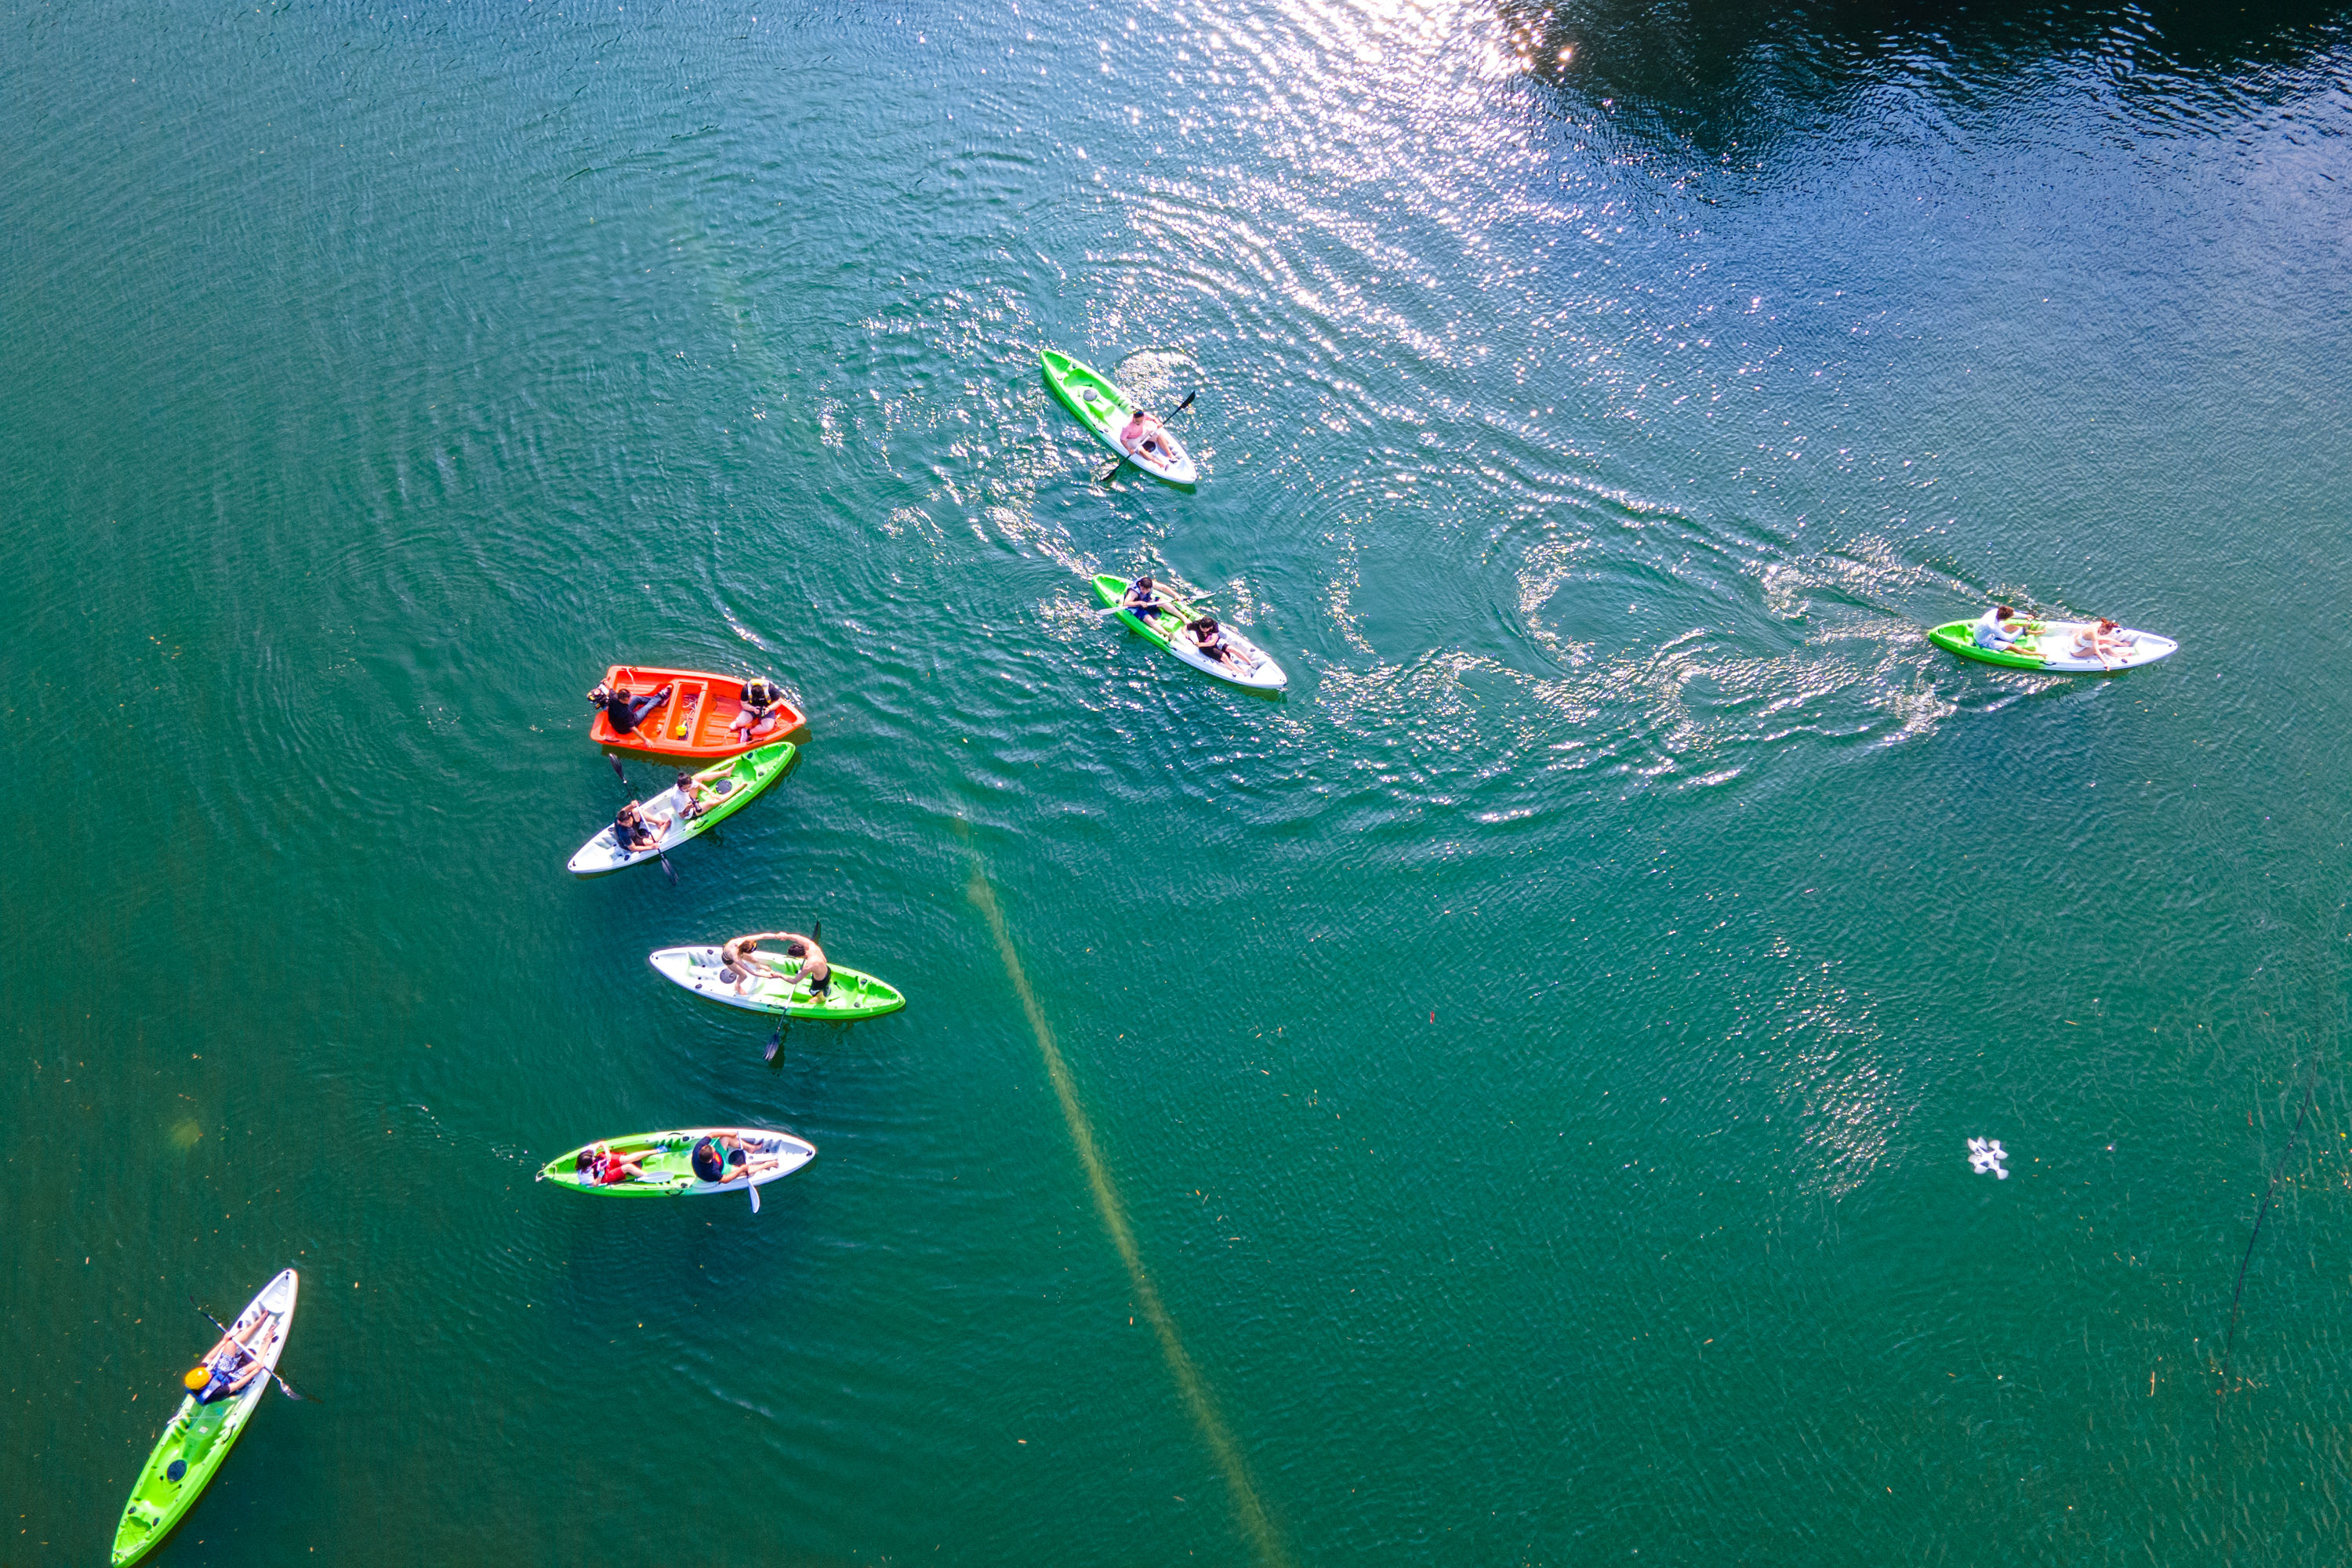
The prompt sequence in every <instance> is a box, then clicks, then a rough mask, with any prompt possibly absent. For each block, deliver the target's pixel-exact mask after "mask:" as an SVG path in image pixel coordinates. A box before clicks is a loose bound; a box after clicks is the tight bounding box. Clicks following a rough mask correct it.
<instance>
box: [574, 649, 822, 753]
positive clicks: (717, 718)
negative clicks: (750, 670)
mask: <svg viewBox="0 0 2352 1568" xmlns="http://www.w3.org/2000/svg"><path fill="white" fill-rule="evenodd" d="M604 683H605V684H606V685H607V686H625V687H627V688H628V689H629V690H630V691H631V693H633V694H634V695H635V696H638V697H643V696H646V694H647V693H649V692H655V691H659V690H660V689H662V688H663V687H665V686H667V687H668V688H669V689H670V693H669V700H668V701H667V702H665V703H663V704H662V705H661V707H660V708H658V709H656V710H655V711H653V712H651V713H648V714H646V718H645V721H644V722H643V723H641V724H639V725H638V726H637V727H636V728H635V729H634V730H632V731H629V732H628V733H627V734H625V735H621V734H615V733H614V730H613V721H612V720H611V719H610V718H609V717H608V716H607V715H606V714H605V713H604V710H602V709H598V710H597V711H596V721H595V722H594V723H593V724H591V725H590V726H589V727H588V734H589V737H590V739H592V740H593V741H594V742H596V743H597V744H598V745H599V746H602V747H603V748H604V750H606V751H607V752H618V753H619V754H621V755H622V756H625V757H644V758H648V759H651V760H654V761H665V762H677V763H684V762H716V761H718V760H719V758H721V757H732V756H735V755H738V754H739V753H740V752H748V751H750V750H751V748H752V747H754V746H764V745H766V744H768V742H771V741H790V742H793V744H794V745H799V744H801V743H802V742H805V741H806V740H807V739H808V715H807V714H805V713H803V712H802V711H801V710H799V709H797V708H795V707H793V705H792V704H791V703H790V702H779V703H777V704H776V706H775V707H773V708H772V709H771V710H769V711H768V718H767V721H766V722H765V723H763V724H761V726H760V727H759V728H758V729H756V730H754V731H751V734H750V735H748V736H746V735H744V733H743V732H742V731H740V730H730V729H729V728H728V727H727V726H728V725H729V724H730V723H732V722H733V721H734V720H735V717H736V715H737V714H739V713H740V712H742V711H743V683H742V681H740V679H736V678H735V677H734V676H731V675H713V674H711V673H710V672H709V670H704V669H661V668H656V667H655V666H653V665H649V664H616V665H614V667H613V668H610V669H608V670H606V671H605V672H604Z"/></svg>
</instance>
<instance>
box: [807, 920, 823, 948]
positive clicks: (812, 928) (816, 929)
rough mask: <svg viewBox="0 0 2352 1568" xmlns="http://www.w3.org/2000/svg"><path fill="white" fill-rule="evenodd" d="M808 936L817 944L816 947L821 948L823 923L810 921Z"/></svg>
mask: <svg viewBox="0 0 2352 1568" xmlns="http://www.w3.org/2000/svg"><path fill="white" fill-rule="evenodd" d="M809 936H810V938H811V939H812V940H814V942H816V943H817V945H819V946H820V947H822V946H823V945H824V921H810V922H809Z"/></svg>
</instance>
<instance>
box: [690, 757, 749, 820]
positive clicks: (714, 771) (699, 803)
mask: <svg viewBox="0 0 2352 1568" xmlns="http://www.w3.org/2000/svg"><path fill="white" fill-rule="evenodd" d="M734 765H735V759H734V758H732V757H730V758H728V759H727V760H726V761H725V762H723V763H719V765H718V766H717V767H713V768H705V769H703V770H702V772H700V773H688V772H687V771H686V770H685V769H683V768H680V769H679V770H678V773H677V793H678V797H679V798H680V799H682V800H684V801H685V802H686V805H685V806H684V807H683V808H682V809H681V810H680V811H679V812H678V816H680V817H682V818H684V819H685V820H686V821H688V822H692V821H693V820H694V819H695V818H696V817H698V816H701V815H702V814H703V813H704V812H706V811H708V810H709V809H710V803H711V802H712V801H715V800H717V799H718V798H719V792H718V791H717V790H715V789H713V788H711V787H710V783H711V781H712V780H713V779H716V778H718V777H719V775H720V774H722V773H726V772H727V771H728V770H729V769H730V768H732V767H733V766H734Z"/></svg>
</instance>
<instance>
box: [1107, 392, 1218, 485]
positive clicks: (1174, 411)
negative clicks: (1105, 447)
mask: <svg viewBox="0 0 2352 1568" xmlns="http://www.w3.org/2000/svg"><path fill="white" fill-rule="evenodd" d="M1200 395H1201V389H1200V388H1199V387H1197V386H1196V387H1194V388H1193V389H1192V391H1190V392H1188V393H1186V394H1185V395H1184V401H1183V402H1181V403H1180V404H1178V405H1176V406H1175V407H1173V408H1171V409H1170V410H1169V411H1168V417H1169V418H1171V419H1173V418H1175V417H1176V416H1178V415H1179V414H1181V413H1183V412H1184V410H1186V409H1187V408H1190V407H1192V399H1194V398H1196V397H1198V396H1200ZM1126 461H1127V459H1126V458H1113V459H1112V460H1111V465H1110V467H1108V468H1105V469H1104V470H1103V471H1102V472H1101V473H1098V474H1097V475H1096V476H1095V483H1097V484H1098V485H1105V484H1108V483H1109V482H1110V477H1111V476H1112V475H1113V474H1115V473H1117V472H1118V468H1119V465H1120V464H1121V463H1124V462H1126Z"/></svg>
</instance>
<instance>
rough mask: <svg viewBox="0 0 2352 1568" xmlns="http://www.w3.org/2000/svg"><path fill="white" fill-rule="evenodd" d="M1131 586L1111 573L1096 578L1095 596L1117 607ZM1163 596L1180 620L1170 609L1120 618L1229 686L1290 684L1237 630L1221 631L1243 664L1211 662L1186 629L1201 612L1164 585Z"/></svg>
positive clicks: (1128, 612) (1225, 628)
mask: <svg viewBox="0 0 2352 1568" xmlns="http://www.w3.org/2000/svg"><path fill="white" fill-rule="evenodd" d="M1127 588H1128V579H1126V578H1124V577H1114V576H1112V575H1111V574H1109V573H1108V572H1104V573H1101V574H1097V576H1096V578H1095V595H1096V596H1097V597H1098V598H1100V599H1101V600H1102V602H1103V603H1104V604H1106V605H1117V604H1118V602H1119V601H1120V600H1121V599H1124V598H1126V597H1127ZM1159 592H1160V597H1161V598H1162V599H1165V600H1166V601H1168V603H1169V604H1170V605H1172V606H1173V607H1174V610H1175V614H1174V616H1173V617H1172V618H1171V616H1170V614H1169V612H1168V611H1166V610H1160V611H1156V612H1154V613H1153V614H1152V615H1151V616H1150V618H1149V619H1146V618H1145V617H1143V616H1139V615H1137V614H1136V613H1135V612H1134V611H1132V610H1124V609H1123V610H1120V611H1119V612H1118V618H1119V620H1120V621H1121V622H1123V623H1124V624H1125V625H1126V626H1127V629H1128V630H1129V631H1132V632H1139V633H1141V634H1142V635H1143V637H1145V638H1146V639H1147V640H1148V641H1150V642H1151V643H1153V644H1155V645H1157V646H1158V647H1163V648H1166V649H1167V650H1168V651H1169V652H1170V653H1172V654H1174V655H1175V656H1176V657H1177V658H1181V659H1182V660H1183V661H1184V662H1185V663H1186V664H1189V665H1191V666H1192V668H1194V669H1197V670H1199V671H1201V672H1202V674H1204V675H1213V676H1215V677H1216V678H1217V679H1219V680H1222V681H1224V682H1226V683H1227V684H1228V685H1232V686H1239V687H1244V688H1246V689H1249V690H1251V691H1280V690H1282V689H1284V688H1286V687H1287V686H1288V685H1289V684H1290V677H1288V676H1286V675H1285V674H1283V673H1282V666H1280V665H1278V664H1276V663H1275V662H1274V659H1273V658H1272V656H1270V655H1269V654H1267V652H1266V651H1265V649H1264V648H1262V647H1258V646H1257V645H1256V644H1255V643H1254V642H1252V641H1250V640H1249V638H1247V637H1244V636H1242V634H1241V633H1239V632H1237V631H1235V630H1234V628H1233V627H1231V626H1220V627H1219V628H1218V629H1219V630H1221V631H1223V633H1224V634H1225V647H1226V648H1227V650H1228V656H1229V658H1230V659H1234V660H1238V662H1228V660H1227V659H1215V658H1210V657H1209V656H1208V655H1206V654H1204V653H1202V651H1201V649H1200V647H1199V645H1198V644H1196V643H1195V642H1194V641H1193V640H1192V633H1190V632H1188V631H1186V630H1185V629H1184V627H1185V626H1186V625H1188V624H1189V623H1191V622H1192V621H1196V620H1198V619H1200V612H1199V611H1198V610H1197V609H1195V608H1194V607H1193V606H1192V605H1189V604H1187V603H1186V602H1185V601H1184V600H1183V599H1181V598H1180V597H1178V596H1177V595H1176V593H1175V591H1174V590H1173V589H1171V588H1169V587H1167V586H1166V585H1165V584H1161V585H1160V589H1159Z"/></svg>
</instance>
